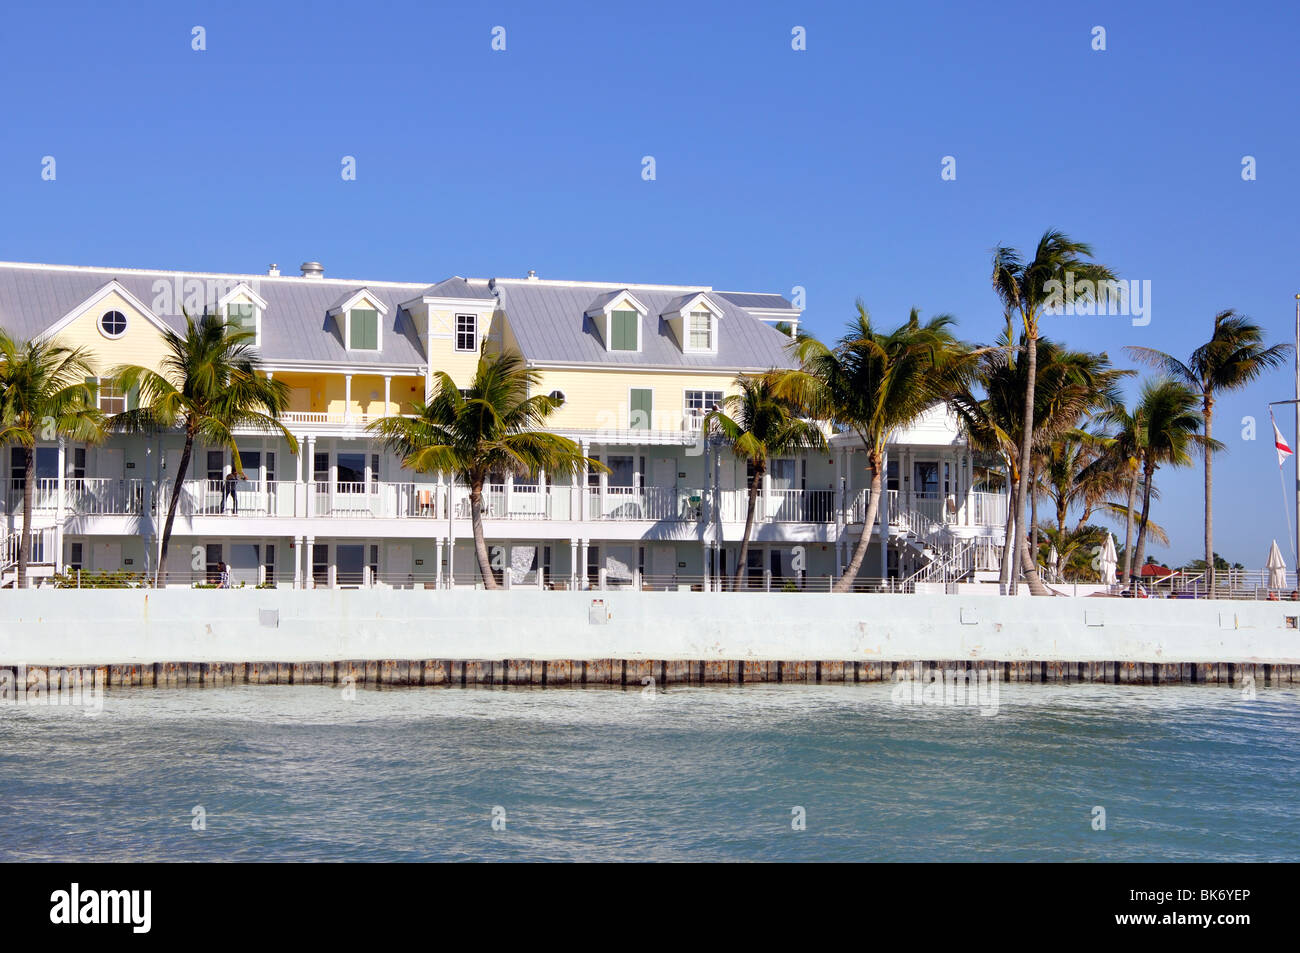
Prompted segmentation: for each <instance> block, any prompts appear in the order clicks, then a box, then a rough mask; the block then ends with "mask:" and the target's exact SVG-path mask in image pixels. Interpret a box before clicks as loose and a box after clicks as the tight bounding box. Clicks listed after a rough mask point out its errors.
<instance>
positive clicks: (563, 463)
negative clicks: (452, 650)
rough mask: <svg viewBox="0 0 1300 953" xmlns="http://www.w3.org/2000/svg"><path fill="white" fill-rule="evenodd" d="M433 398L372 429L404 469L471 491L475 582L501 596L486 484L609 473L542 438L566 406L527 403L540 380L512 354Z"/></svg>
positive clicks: (554, 439)
mask: <svg viewBox="0 0 1300 953" xmlns="http://www.w3.org/2000/svg"><path fill="white" fill-rule="evenodd" d="M434 380H435V384H434V389H433V393H432V395H431V396H430V397H429V399H428V400H427V401H423V402H421V401H417V402H416V403H415V407H414V410H415V414H414V415H413V416H410V417H385V418H383V419H382V420H377V421H375V422H374V423H373V424H371V425H370V428H369V429H370V430H371V431H372V432H373V433H375V434H376V435H378V436H379V437H380V438H381V439H382V440H383V441H384V444H385V446H387V447H388V449H389V450H391V451H392V452H394V453H396V454H398V455H399V456H401V458H402V464H403V466H406V467H409V468H410V469H412V470H415V471H416V472H417V473H431V472H433V471H436V470H440V471H442V472H443V473H448V474H454V475H455V476H456V477H458V478H459V479H460V480H461V481H463V482H464V484H465V485H466V486H468V487H469V499H470V519H471V522H472V524H473V527H474V553H475V555H476V556H477V558H478V569H479V574H480V575H481V576H482V577H483V585H484V586H486V587H487V588H488V589H498V588H500V586H499V584H498V583H497V578H496V574H495V572H493V570H492V565H491V562H490V560H489V559H488V551H487V543H486V541H485V540H484V537H483V484H484V483H486V482H487V480H488V476H489V474H492V473H501V472H509V473H514V474H517V475H527V476H533V477H535V476H537V474H538V473H540V472H543V471H544V472H546V473H548V474H568V475H570V476H577V475H578V474H581V473H584V472H585V471H586V470H587V468H589V467H590V468H594V469H597V470H606V468H605V467H604V466H602V465H601V464H600V463H598V462H596V461H595V460H590V459H588V458H587V457H585V456H583V455H582V449H581V448H580V447H579V446H578V444H576V443H574V442H573V441H572V440H569V439H568V438H567V437H561V436H559V435H557V434H552V433H546V432H545V431H542V430H539V429H538V428H540V427H541V426H542V425H543V424H545V423H546V419H547V418H548V417H549V416H550V415H551V414H552V413H554V412H555V410H556V409H557V408H559V407H560V405H561V404H562V403H563V401H562V399H561V398H559V397H547V396H544V395H535V396H532V397H530V396H528V392H529V390H530V389H531V388H533V387H535V386H537V385H538V384H539V383H541V374H540V373H539V372H538V371H535V370H532V369H530V368H529V367H528V366H527V365H525V364H524V361H523V358H521V357H519V356H518V355H517V354H513V353H503V354H485V355H483V356H482V357H480V358H479V362H478V367H477V369H476V370H475V371H474V380H473V381H472V382H471V384H470V386H469V389H468V390H466V391H464V393H462V392H461V391H460V389H459V388H458V387H457V386H456V382H455V381H454V380H452V379H451V376H450V375H448V374H447V373H445V372H441V371H440V372H439V373H438V374H437V375H436V376H435V378H434Z"/></svg>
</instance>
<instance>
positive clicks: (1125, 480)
mask: <svg viewBox="0 0 1300 953" xmlns="http://www.w3.org/2000/svg"><path fill="white" fill-rule="evenodd" d="M1097 419H1098V423H1100V424H1102V425H1103V426H1104V427H1106V428H1108V432H1107V435H1106V437H1105V441H1106V452H1105V458H1104V460H1102V461H1099V464H1100V465H1102V466H1109V467H1110V468H1112V470H1113V471H1114V473H1115V475H1116V478H1117V479H1118V481H1119V483H1120V487H1121V488H1122V489H1123V490H1124V492H1125V495H1126V503H1125V507H1124V576H1123V579H1124V582H1125V583H1126V584H1127V583H1130V582H1131V581H1132V578H1133V526H1134V522H1133V520H1134V509H1135V505H1136V501H1137V491H1138V484H1139V483H1140V482H1141V480H1142V461H1143V458H1144V455H1145V452H1146V440H1147V431H1146V423H1145V421H1146V418H1145V410H1144V407H1143V404H1142V402H1141V401H1140V400H1139V402H1138V403H1137V404H1135V405H1134V406H1133V408H1132V409H1130V408H1128V407H1126V406H1124V405H1123V404H1115V405H1113V406H1112V407H1109V408H1108V409H1106V410H1105V411H1103V412H1102V413H1100V414H1099V415H1098V418H1097Z"/></svg>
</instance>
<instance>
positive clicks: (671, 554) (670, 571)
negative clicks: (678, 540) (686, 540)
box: [650, 543, 677, 588]
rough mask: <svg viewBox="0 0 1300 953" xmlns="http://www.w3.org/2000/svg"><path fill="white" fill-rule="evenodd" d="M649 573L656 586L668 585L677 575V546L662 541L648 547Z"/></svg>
mask: <svg viewBox="0 0 1300 953" xmlns="http://www.w3.org/2000/svg"><path fill="white" fill-rule="evenodd" d="M650 575H651V576H653V577H654V578H653V580H652V585H654V586H655V587H656V588H658V587H660V586H668V585H670V584H671V583H672V581H673V578H674V577H675V576H676V575H677V548H676V547H675V546H671V545H665V544H663V543H655V544H654V545H652V546H651V547H650Z"/></svg>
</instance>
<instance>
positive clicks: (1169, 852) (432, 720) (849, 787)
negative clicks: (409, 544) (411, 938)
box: [0, 685, 1300, 861]
mask: <svg viewBox="0 0 1300 953" xmlns="http://www.w3.org/2000/svg"><path fill="white" fill-rule="evenodd" d="M1000 689H1001V690H1000V693H999V698H998V706H997V713H996V714H994V715H992V716H991V717H986V716H982V715H981V714H980V713H979V711H978V709H976V708H973V707H963V708H954V707H947V708H945V707H933V706H899V705H897V704H895V702H894V700H893V699H892V698H891V688H890V686H878V685H877V686H839V687H835V686H798V687H796V686H769V687H749V688H744V689H679V690H671V691H667V692H660V693H659V694H657V695H654V696H646V695H644V694H643V693H642V692H641V691H639V690H638V691H628V692H623V691H615V690H585V691H583V690H569V691H564V690H554V689H552V690H547V691H539V690H531V691H530V690H522V691H521V690H511V691H501V690H495V691H492V690H479V691H474V690H448V689H406V690H388V691H382V692H378V691H360V692H357V693H356V698H355V700H351V701H349V700H346V699H345V698H344V697H343V693H342V692H341V691H340V690H339V689H336V688H323V687H287V686H286V687H274V686H258V687H252V686H249V687H241V688H231V689H206V690H181V691H165V690H152V689H146V690H135V691H127V692H119V693H117V694H113V695H110V696H109V697H108V698H106V699H105V701H104V709H103V711H102V713H100V714H99V715H98V716H96V717H93V718H88V717H85V716H84V715H83V714H82V713H80V712H78V711H72V710H68V709H56V708H37V707H13V706H6V707H0V830H2V831H3V832H4V836H3V838H2V839H0V859H2V860H49V859H58V860H71V859H78V860H166V861H175V860H424V859H440V860H441V859H448V860H461V859H492V860H557V859H560V860H563V859H584V860H943V861H969V860H1053V861H1058V860H1121V861H1127V860H1253V861H1258V860H1292V861H1294V860H1300V818H1298V817H1297V812H1296V810H1295V804H1296V791H1297V790H1300V717H1298V716H1300V693H1297V692H1294V691H1285V690H1283V691H1277V690H1268V691H1260V692H1259V693H1258V695H1257V696H1256V697H1255V698H1254V699H1250V698H1247V697H1245V696H1244V695H1243V694H1242V693H1241V692H1238V691H1234V690H1231V689H1226V688H1208V687H1206V688H1197V687H1185V688H1182V687H1164V688H1140V687H1134V688H1127V687H1126V688H1124V689H1120V688H1119V687H1115V686H1092V685H1079V686H1054V685H1041V686H1035V685H1003V686H1000ZM199 806H201V807H202V809H203V811H204V812H205V815H206V830H201V831H195V830H193V829H192V821H193V818H194V814H193V811H194V809H195V808H196V807H199ZM1097 806H1100V807H1104V808H1105V811H1106V817H1105V820H1106V829H1105V830H1094V829H1093V824H1094V819H1093V809H1094V807H1097ZM497 807H499V808H501V809H503V810H504V830H494V829H493V809H494V808H497ZM795 808H802V809H803V812H804V817H805V818H806V829H804V830H801V831H797V830H793V829H792V818H793V817H794V814H792V811H793V810H794V809H795ZM498 826H500V823H499V822H498Z"/></svg>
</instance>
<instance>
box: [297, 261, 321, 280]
mask: <svg viewBox="0 0 1300 953" xmlns="http://www.w3.org/2000/svg"><path fill="white" fill-rule="evenodd" d="M302 276H303V277H304V278H324V277H325V266H324V265H322V264H321V263H320V262H318V261H304V262H303V263H302Z"/></svg>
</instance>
